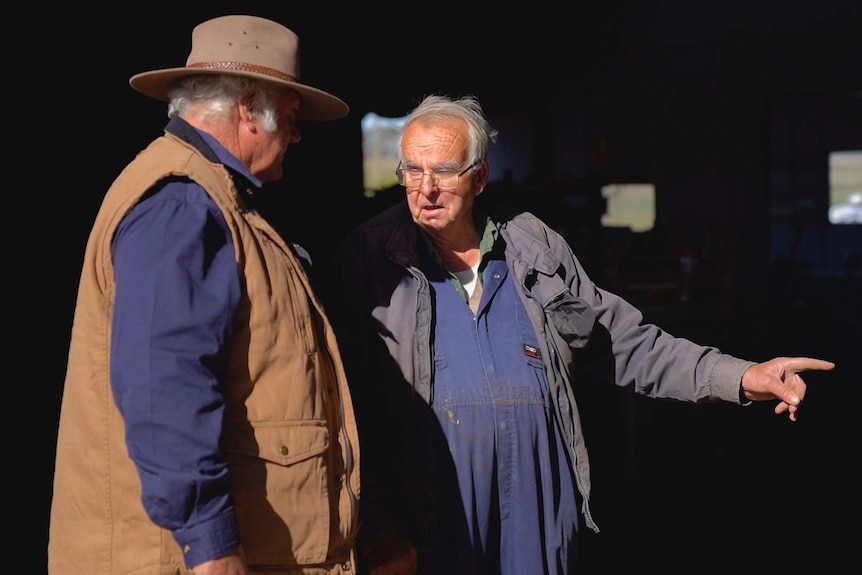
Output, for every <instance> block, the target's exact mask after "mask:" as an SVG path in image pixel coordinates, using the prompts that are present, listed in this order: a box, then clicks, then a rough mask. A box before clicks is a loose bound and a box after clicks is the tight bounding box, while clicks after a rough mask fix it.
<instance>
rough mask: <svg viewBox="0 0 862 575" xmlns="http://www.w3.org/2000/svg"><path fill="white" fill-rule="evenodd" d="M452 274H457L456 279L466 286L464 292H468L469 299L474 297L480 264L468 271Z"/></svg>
mask: <svg viewBox="0 0 862 575" xmlns="http://www.w3.org/2000/svg"><path fill="white" fill-rule="evenodd" d="M452 273H454V274H455V277H457V278H458V281H460V282H461V285H463V286H464V291H466V292H467V297H468V298H469V297H472V296H473V291H474V290H475V289H476V279H477V278H478V277H479V264H476V265H475V266H473V267H471V268H470V269H468V270H464V271H461V272H452Z"/></svg>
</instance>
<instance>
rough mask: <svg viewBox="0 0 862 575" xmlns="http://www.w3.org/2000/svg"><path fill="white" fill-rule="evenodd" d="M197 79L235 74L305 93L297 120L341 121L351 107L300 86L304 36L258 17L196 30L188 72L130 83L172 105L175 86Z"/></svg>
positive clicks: (171, 71) (143, 76)
mask: <svg viewBox="0 0 862 575" xmlns="http://www.w3.org/2000/svg"><path fill="white" fill-rule="evenodd" d="M194 74H230V75H232V76H244V77H248V78H259V79H261V80H267V81H270V82H273V83H275V84H279V85H281V86H284V87H287V88H290V89H292V90H295V91H296V92H297V93H299V95H300V97H301V98H302V103H301V104H300V107H299V113H298V114H297V119H300V120H318V121H324V120H337V119H338V118H343V117H344V116H346V115H347V113H348V112H349V111H350V108H349V107H348V106H347V104H345V103H344V102H343V101H341V100H340V99H339V98H337V97H335V96H333V95H332V94H329V93H327V92H324V91H323V90H318V89H317V88H312V87H311V86H308V85H305V84H302V83H300V81H299V37H298V36H297V35H296V34H294V33H293V32H292V31H291V30H289V29H287V28H285V27H284V26H282V25H281V24H279V23H277V22H273V21H272V20H267V19H266V18H260V17H257V16H221V17H218V18H213V19H212V20H207V21H206V22H202V23H201V24H198V25H197V26H196V27H195V29H194V30H193V31H192V50H191V53H190V54H189V57H188V59H187V60H186V65H185V66H184V67H182V68H167V69H164V70H153V71H151V72H142V73H140V74H136V75H134V76H132V77H131V78H130V79H129V84H131V86H132V88H134V89H135V90H137V91H139V92H141V93H142V94H145V95H147V96H150V97H151V98H155V99H157V100H163V101H167V100H168V92H169V91H170V89H171V88H172V87H173V84H174V82H175V81H176V80H177V79H179V78H183V77H185V76H191V75H194Z"/></svg>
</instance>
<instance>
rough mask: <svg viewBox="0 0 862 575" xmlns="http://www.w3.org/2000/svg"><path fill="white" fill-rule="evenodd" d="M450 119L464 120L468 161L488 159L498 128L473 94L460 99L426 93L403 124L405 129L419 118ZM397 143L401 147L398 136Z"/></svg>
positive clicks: (472, 162) (477, 162) (476, 161)
mask: <svg viewBox="0 0 862 575" xmlns="http://www.w3.org/2000/svg"><path fill="white" fill-rule="evenodd" d="M449 118H460V119H461V120H464V122H466V123H467V138H468V140H469V142H468V153H469V155H470V157H469V163H470V164H481V163H483V162H485V161H487V159H488V151H489V150H490V149H491V145H492V144H494V143H495V142H496V141H497V130H495V129H494V128H493V127H492V126H491V124H490V123H489V122H488V119H487V118H485V113H484V112H483V111H482V106H481V104H479V101H478V100H477V99H476V98H475V97H474V96H470V95H467V96H461V97H459V98H451V97H449V96H443V95H439V94H432V95H430V96H426V97H425V99H423V100H422V102H421V103H420V104H419V105H418V106H416V107H415V108H413V110H412V111H411V112H410V113H409V114H408V115H407V119H406V120H405V122H404V127H405V128H407V126H409V125H410V124H412V123H413V122H416V121H420V120H446V119H449ZM402 138H403V132H402ZM398 143H399V147H400V144H401V142H400V139H399V142H398Z"/></svg>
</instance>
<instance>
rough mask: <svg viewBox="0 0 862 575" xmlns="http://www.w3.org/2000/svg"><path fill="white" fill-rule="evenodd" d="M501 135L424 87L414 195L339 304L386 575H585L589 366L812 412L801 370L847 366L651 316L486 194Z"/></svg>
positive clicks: (364, 259) (366, 237)
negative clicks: (689, 335) (580, 566)
mask: <svg viewBox="0 0 862 575" xmlns="http://www.w3.org/2000/svg"><path fill="white" fill-rule="evenodd" d="M496 135H497V134H496V131H495V130H494V129H493V128H492V127H491V126H490V124H489V123H488V121H487V120H486V118H485V116H484V114H483V111H482V108H481V106H480V104H479V102H478V101H476V100H475V99H474V98H472V97H463V98H459V99H451V98H448V97H445V96H438V95H432V96H428V97H427V98H425V99H424V100H423V101H422V103H420V104H419V106H418V107H417V108H416V109H414V110H413V111H412V112H411V113H410V114H409V115H408V117H407V120H406V123H405V125H404V131H403V134H402V138H401V162H400V164H399V165H398V168H397V174H398V181H399V183H400V184H401V185H402V186H404V188H405V192H406V196H405V199H404V201H402V202H400V203H398V204H397V205H395V206H392V207H391V208H389V209H387V210H386V211H384V212H383V213H381V214H378V215H377V216H375V217H373V218H371V219H370V220H369V221H367V222H365V223H363V224H361V225H360V226H359V227H358V228H357V229H356V230H354V231H353V232H352V233H351V234H350V235H349V236H348V237H347V238H346V241H345V243H344V246H343V249H342V251H341V254H340V257H339V261H340V264H341V265H340V267H341V268H342V272H343V279H344V281H343V282H342V283H341V284H340V285H341V286H343V288H344V289H345V292H346V293H345V294H344V297H343V300H342V301H343V303H344V304H345V305H344V306H343V309H341V310H339V311H338V312H334V316H333V317H334V321H335V322H336V326H337V329H338V330H340V332H341V336H342V339H341V340H340V341H342V343H343V344H344V346H343V347H344V350H345V363H346V365H347V367H348V374H349V376H350V377H349V381H350V382H351V386H352V391H353V397H354V401H355V406H356V410H357V419H358V421H359V425H360V437H361V438H362V445H363V477H364V479H363V485H364V493H365V494H366V495H367V497H365V498H364V502H363V505H362V509H361V519H362V529H361V530H360V539H359V544H360V548H361V549H362V551H363V554H364V555H365V557H366V558H367V560H368V562H369V566H370V568H371V573H373V574H375V575H384V574H385V575H392V574H401V575H409V574H411V573H414V572H418V573H421V574H423V575H432V574H433V575H525V574H529V575H570V574H571V573H574V572H575V571H576V569H577V557H578V553H577V544H578V534H579V531H580V530H581V529H582V528H584V527H586V528H588V529H593V530H597V527H596V521H595V519H594V517H593V511H592V509H591V507H590V470H589V463H588V458H587V448H586V444H585V441H584V437H583V433H582V428H581V423H580V417H579V414H578V410H579V409H582V407H581V406H579V405H578V404H577V403H576V400H575V388H576V385H577V380H578V379H580V378H583V377H585V376H589V377H598V378H601V379H603V380H605V381H607V382H609V383H610V384H615V385H617V386H622V387H627V388H629V389H631V390H633V391H634V392H636V393H639V394H643V395H646V396H649V397H654V398H673V399H677V400H686V401H690V402H705V401H727V402H731V403H737V404H744V403H749V402H750V401H752V400H774V401H775V412H776V413H778V414H788V415H789V417H790V419H791V420H794V421H795V420H796V417H797V409H798V407H799V404H800V402H801V401H802V399H803V397H804V395H805V391H806V384H805V382H804V381H803V380H802V378H801V377H800V376H799V373H800V372H802V371H804V370H828V369H832V368H833V367H834V366H833V364H832V363H831V362H828V361H822V360H818V359H811V358H776V359H773V360H770V361H767V362H764V363H754V362H751V361H746V360H742V359H738V358H735V357H732V356H730V355H727V354H723V353H721V352H720V351H719V350H717V349H714V348H710V347H705V346H701V345H697V344H695V343H693V342H691V341H688V340H685V339H681V338H676V337H674V336H672V335H670V334H668V333H666V332H664V331H662V330H661V329H659V328H658V327H656V326H654V325H648V324H645V323H643V318H642V315H641V313H640V312H639V311H638V310H637V309H636V308H634V307H633V306H632V305H630V304H629V303H627V302H626V301H624V300H623V299H622V298H620V297H619V296H616V295H614V294H612V293H609V292H607V291H604V290H602V289H601V288H599V287H597V286H596V285H595V284H594V283H593V282H592V281H591V280H590V277H589V276H588V275H587V272H586V270H585V269H584V268H583V267H582V265H581V263H580V262H579V260H578V259H577V257H576V256H575V255H574V254H573V253H572V250H571V248H570V247H569V245H568V244H567V243H566V242H565V240H564V239H563V238H562V237H561V236H560V235H559V234H558V233H556V232H554V231H553V230H552V229H551V228H550V227H549V226H547V225H546V224H545V223H544V222H542V221H540V220H539V219H537V218H536V217H535V216H533V215H531V214H529V213H509V212H507V211H505V210H502V209H499V208H497V207H494V206H491V205H490V204H487V203H484V204H480V202H479V199H480V198H479V196H480V195H481V194H482V193H483V191H484V190H485V186H486V184H487V182H488V173H489V166H488V151H489V148H490V146H491V144H492V143H493V142H494V141H495V139H496ZM481 199H482V200H483V201H484V200H485V199H486V198H485V197H483V198H481ZM487 200H488V201H491V200H493V199H492V198H487ZM763 447H764V448H768V447H769V445H764V446H763Z"/></svg>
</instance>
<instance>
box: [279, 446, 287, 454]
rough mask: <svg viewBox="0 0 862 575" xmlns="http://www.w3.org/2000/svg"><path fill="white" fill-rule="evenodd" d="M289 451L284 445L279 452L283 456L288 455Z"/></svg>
mask: <svg viewBox="0 0 862 575" xmlns="http://www.w3.org/2000/svg"><path fill="white" fill-rule="evenodd" d="M288 451H289V450H288V449H287V446H286V445H282V446H281V447H279V448H278V452H279V453H281V454H282V455H287V452H288Z"/></svg>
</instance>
